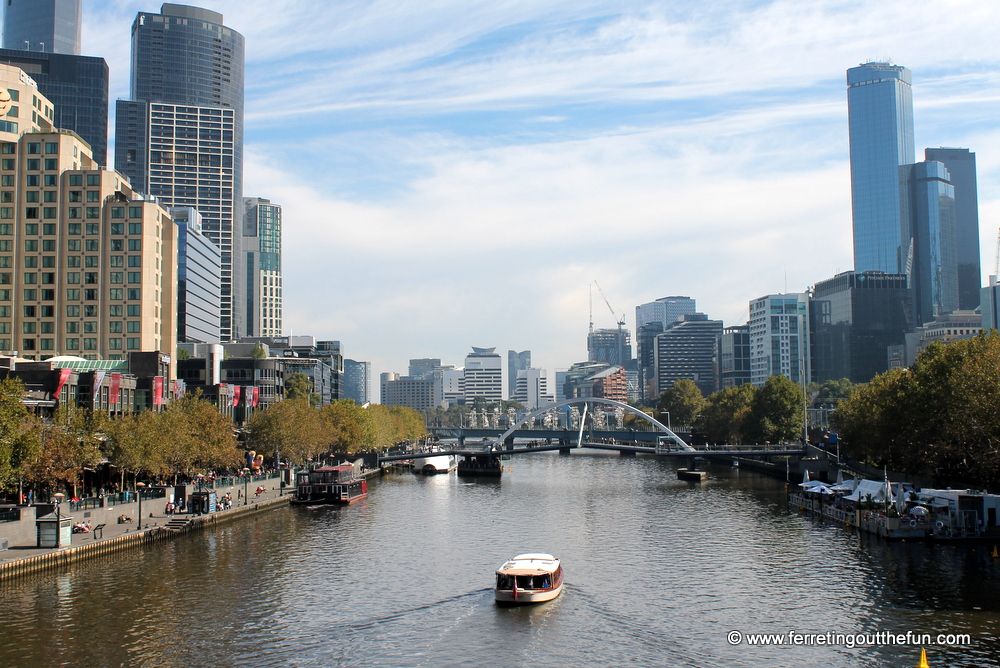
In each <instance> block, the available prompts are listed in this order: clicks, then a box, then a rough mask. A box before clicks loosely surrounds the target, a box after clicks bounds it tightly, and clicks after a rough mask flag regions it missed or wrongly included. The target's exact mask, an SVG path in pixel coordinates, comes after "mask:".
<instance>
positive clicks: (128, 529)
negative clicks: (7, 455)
mask: <svg viewBox="0 0 1000 668" xmlns="http://www.w3.org/2000/svg"><path fill="white" fill-rule="evenodd" d="M258 485H260V486H263V487H264V488H265V489H266V490H267V491H265V492H264V493H263V494H261V495H260V496H259V497H256V498H255V497H254V490H255V489H257V486H258ZM230 489H231V490H232V494H233V507H232V508H230V509H229V510H220V511H217V512H215V513H212V514H211V515H215V516H217V517H218V519H219V520H223V519H225V518H226V517H227V516H228V515H232V514H235V513H236V511H237V510H238V509H239V508H243V507H244V504H243V501H245V500H247V499H239V500H237V498H236V496H237V494H236V492H237V489H239V490H241V491H242V489H243V485H238V486H234V487H232V488H228V487H226V488H222V489H218V490H216V492H217V493H219V496H224V495H225V493H226V492H227V491H230ZM248 489H249V492H250V494H249V496H250V498H249V503H248V504H247V505H248V506H253V505H254V504H264V503H268V502H275V501H277V500H279V499H281V498H290V497H291V496H292V495H293V494H294V488H292V487H288V488H286V489H285V490H284V493H283V494H282V492H281V491H280V483H279V481H278V479H277V478H271V479H268V480H265V481H263V482H251V483H249V484H248ZM195 491H197V490H195ZM64 505H65V506H68V505H69V504H64ZM164 506H166V499H162V498H161V499H148V500H147V499H143V501H142V513H143V515H145V517H144V518H143V521H142V530H143V531H146V530H148V529H152V528H154V527H163V526H165V525H166V524H167V522H169V521H170V520H172V519H194V518H196V517H210V516H211V515H194V514H192V513H174V514H173V515H166V514H164V512H163V510H164ZM114 509H115V513H116V515H128V516H129V517H132V518H136V515H138V512H139V504H138V503H136V502H132V503H125V504H121V505H118V506H115V507H114ZM24 510H27V511H31V510H32V509H31V508H30V507H24ZM61 514H62V515H63V516H64V517H65V516H67V515H70V516H72V517H73V518H74V519H76V520H79V519H82V517H81V511H73V512H71V513H61ZM150 514H152V517H151V516H150ZM136 519H138V518H136ZM91 522H92V520H91ZM92 523H93V524H94V526H97V524H98V523H96V522H92ZM138 527H139V524H138V522H128V523H125V524H118V522H117V521H114V520H112V521H109V522H107V523H106V526H105V527H104V530H103V538H100V539H98V538H97V536H96V535H95V534H94V533H93V532H91V533H75V534H73V541H72V544H71V545H66V546H63V547H61V548H55V547H36V542H35V541H34V540H33V541H32V542H31V543H30V544H22V545H10V546H9V547H8V549H7V550H0V565H3V564H7V563H10V562H15V561H22V560H27V559H31V558H33V557H38V556H42V555H48V554H53V553H55V552H59V551H66V550H68V549H69V548H77V547H81V546H85V545H89V544H92V543H100V542H103V541H107V540H110V539H112V538H116V537H118V536H124V535H133V534H135V533H136V532H137V531H139V528H138Z"/></svg>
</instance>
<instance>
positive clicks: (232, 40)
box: [115, 3, 246, 341]
mask: <svg viewBox="0 0 1000 668" xmlns="http://www.w3.org/2000/svg"><path fill="white" fill-rule="evenodd" d="M243 80H244V39H243V35H241V34H240V33H238V32H236V31H235V30H233V29H232V28H229V27H227V26H226V25H224V24H223V16H222V14H219V13H217V12H213V11H209V10H207V9H201V8H198V7H189V6H187V5H177V4H172V3H164V4H163V6H162V8H161V13H160V14H152V13H149V12H139V14H138V15H137V16H136V19H135V21H134V22H133V23H132V72H131V100H119V101H118V103H117V111H116V118H115V166H116V167H117V168H118V170H119V171H121V172H122V173H123V174H125V175H126V176H128V177H129V178H130V179H131V180H132V183H133V185H134V187H135V188H136V189H138V190H143V191H145V192H148V193H149V194H151V195H155V196H156V197H158V198H159V199H160V200H161V201H162V202H165V203H166V204H168V205H169V206H192V207H195V208H196V209H198V211H199V212H200V213H201V215H202V217H203V229H204V232H205V234H206V235H207V236H208V237H209V238H210V239H212V241H213V242H214V243H215V244H216V245H217V246H218V247H219V248H220V250H221V251H222V290H221V293H222V303H221V313H222V317H221V330H222V338H223V339H224V340H227V341H228V340H232V339H236V338H239V337H240V336H242V335H244V334H245V332H243V331H242V330H243V328H244V326H245V323H246V316H245V315H244V308H245V304H246V301H245V297H244V295H243V291H244V287H245V277H246V269H245V267H244V260H245V258H244V257H243V252H242V240H243V237H242V234H241V231H242V230H241V226H242V214H243V211H242V202H243Z"/></svg>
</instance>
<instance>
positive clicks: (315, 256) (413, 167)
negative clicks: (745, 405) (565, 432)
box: [83, 0, 1000, 400]
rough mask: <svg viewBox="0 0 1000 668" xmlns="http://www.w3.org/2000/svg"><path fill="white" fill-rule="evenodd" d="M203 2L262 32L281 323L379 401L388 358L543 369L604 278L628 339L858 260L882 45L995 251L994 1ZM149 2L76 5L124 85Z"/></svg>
mask: <svg viewBox="0 0 1000 668" xmlns="http://www.w3.org/2000/svg"><path fill="white" fill-rule="evenodd" d="M199 6H202V7H205V8H207V9H212V10H214V11H217V12H221V13H222V14H223V15H224V17H225V23H226V25H228V26H229V27H231V28H233V29H235V30H237V31H239V32H241V33H242V34H243V35H244V36H245V37H246V43H247V68H246V100H247V105H246V159H245V168H244V169H245V177H244V184H245V185H244V189H245V192H244V195H246V196H257V197H266V198H269V199H271V200H272V201H273V202H275V203H278V204H281V205H282V207H283V267H282V269H283V280H284V291H283V297H284V325H285V329H286V333H292V334H295V335H299V334H302V335H312V336H315V337H316V338H317V339H321V340H326V339H336V340H339V341H340V342H341V345H342V349H343V352H344V355H345V357H349V358H351V359H355V360H366V361H369V362H371V363H372V371H373V374H374V376H375V378H376V382H375V383H374V384H373V389H374V392H375V399H376V400H377V395H378V389H377V378H378V374H379V373H380V372H383V371H397V372H400V373H404V374H405V373H406V370H407V363H408V360H409V359H410V358H419V357H438V358H441V359H442V362H443V363H445V364H456V365H461V364H462V363H463V359H464V356H465V355H466V354H467V353H468V352H469V351H470V350H471V347H472V346H478V347H492V346H496V348H497V352H499V353H501V354H502V355H504V357H505V359H506V352H507V350H509V349H514V350H519V351H520V350H525V349H529V350H531V351H532V365H533V366H536V367H541V368H545V369H548V370H549V374H550V378H551V379H554V375H553V372H554V370H555V369H561V368H566V367H568V366H570V365H571V364H573V363H574V362H578V361H583V360H586V357H587V348H586V335H587V329H588V324H589V322H590V315H589V314H590V301H591V298H590V294H591V292H592V294H593V297H592V302H593V308H592V310H593V323H594V327H595V328H611V327H615V326H616V322H617V321H618V320H619V319H620V317H621V315H622V314H624V316H625V322H626V327H628V328H629V329H632V330H633V336H634V326H635V307H636V306H637V305H638V304H641V303H644V302H648V301H652V300H654V299H656V298H659V297H665V296H669V295H686V296H690V297H693V298H694V299H696V300H697V305H698V310H699V311H701V312H704V313H707V314H708V315H709V317H710V318H712V319H719V320H723V321H724V323H725V324H726V325H727V326H728V325H736V324H742V323H743V322H745V321H746V315H747V304H748V302H749V301H750V300H751V299H754V298H756V297H760V296H763V295H767V294H772V293H780V292H786V291H787V292H801V291H804V290H805V289H806V288H807V287H809V286H811V285H814V284H815V283H816V282H818V281H822V280H825V279H827V278H830V277H832V276H833V275H835V274H836V273H838V272H841V271H847V270H850V269H852V268H853V260H852V241H851V200H850V167H849V162H848V143H847V95H846V84H845V70H846V69H847V68H849V67H854V66H856V65H858V64H860V63H863V62H866V61H870V60H891V61H892V62H894V63H897V64H900V65H904V66H906V67H908V68H910V69H911V70H912V72H913V104H914V120H915V133H916V146H917V152H918V156H917V157H918V159H920V158H921V157H922V150H923V148H924V147H926V146H935V147H936V146H957V147H966V148H970V149H972V150H973V151H975V152H976V157H977V163H978V176H979V200H980V225H981V251H982V260H983V275H984V282H985V280H986V276H987V275H989V274H991V273H995V270H994V267H995V263H996V260H995V253H996V248H997V224H998V223H997V221H998V220H1000V182H998V177H1000V130H998V124H997V119H998V118H1000V86H998V84H1000V67H998V65H1000V40H998V39H997V35H998V34H1000V5H997V4H996V3H992V2H981V1H976V2H972V1H968V0H933V1H928V0H905V1H898V0H873V1H865V0H857V1H851V0H810V1H809V2H801V0H775V1H771V2H768V1H753V0H712V1H711V2H705V0H690V1H689V0H661V1H659V2H656V1H653V2H649V1H636V0H616V1H615V2H609V1H603V0H572V1H571V2H570V1H566V0H549V1H547V2H537V1H531V0H489V1H488V2H485V1H481V0H461V1H453V0H421V1H420V2H412V1H406V0H391V1H390V0H373V1H365V0H348V1H337V0H319V1H314V0H268V1H267V2H265V1H263V0H204V1H203V2H201V3H200V4H199ZM159 8H160V3H159V2H134V1H132V0H84V31H83V52H84V53H85V54H86V55H95V56H103V57H104V58H105V59H106V60H107V61H108V64H109V66H110V69H111V98H112V100H114V99H116V98H127V97H128V86H129V82H128V76H129V73H128V65H129V48H130V46H129V33H130V26H131V23H132V21H133V19H134V18H135V15H136V13H137V12H138V11H153V12H156V11H159ZM113 106H114V105H113V104H112V107H113ZM112 127H113V125H112ZM594 281H597V282H598V283H599V284H600V286H601V288H602V289H603V293H604V295H605V296H606V299H607V303H606V302H605V299H604V298H602V296H601V293H600V292H598V291H597V290H593V291H591V289H590V286H591V285H592V283H593V282H594ZM504 366H506V363H505V365H504Z"/></svg>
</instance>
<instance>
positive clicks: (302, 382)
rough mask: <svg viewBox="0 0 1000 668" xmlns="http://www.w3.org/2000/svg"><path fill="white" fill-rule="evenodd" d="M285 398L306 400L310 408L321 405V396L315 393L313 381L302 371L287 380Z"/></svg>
mask: <svg viewBox="0 0 1000 668" xmlns="http://www.w3.org/2000/svg"><path fill="white" fill-rule="evenodd" d="M285 398H286V399H305V400H306V401H308V402H309V405H310V406H318V405H319V401H320V399H319V395H318V394H316V393H315V392H313V381H312V378H310V377H309V376H308V375H307V374H305V373H304V372H302V371H296V372H295V373H293V374H291V375H290V376H288V377H287V378H285Z"/></svg>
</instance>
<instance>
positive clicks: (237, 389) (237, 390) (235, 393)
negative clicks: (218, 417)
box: [233, 385, 243, 406]
mask: <svg viewBox="0 0 1000 668" xmlns="http://www.w3.org/2000/svg"><path fill="white" fill-rule="evenodd" d="M242 389H243V387H242V386H241V385H234V386H233V406H238V405H239V403H240V390H242Z"/></svg>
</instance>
